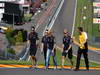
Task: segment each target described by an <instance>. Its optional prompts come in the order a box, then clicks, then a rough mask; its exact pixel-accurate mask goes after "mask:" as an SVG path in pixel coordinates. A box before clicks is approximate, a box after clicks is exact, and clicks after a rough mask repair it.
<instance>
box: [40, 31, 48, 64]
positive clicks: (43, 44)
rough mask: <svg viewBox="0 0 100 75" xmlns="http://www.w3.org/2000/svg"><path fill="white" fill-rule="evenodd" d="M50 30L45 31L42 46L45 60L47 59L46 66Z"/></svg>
mask: <svg viewBox="0 0 100 75" xmlns="http://www.w3.org/2000/svg"><path fill="white" fill-rule="evenodd" d="M47 33H48V30H46V31H45V33H44V36H43V37H42V41H41V42H42V48H41V52H42V53H44V60H45V66H46V54H47V38H48V35H47Z"/></svg>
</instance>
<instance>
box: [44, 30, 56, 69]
mask: <svg viewBox="0 0 100 75" xmlns="http://www.w3.org/2000/svg"><path fill="white" fill-rule="evenodd" d="M51 55H52V56H53V63H54V69H57V61H56V49H55V37H54V36H53V35H52V32H51V31H50V30H49V31H48V38H47V55H46V69H48V67H49V61H50V56H51Z"/></svg>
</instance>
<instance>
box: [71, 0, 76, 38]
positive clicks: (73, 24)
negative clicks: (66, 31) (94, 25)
mask: <svg viewBox="0 0 100 75" xmlns="http://www.w3.org/2000/svg"><path fill="white" fill-rule="evenodd" d="M76 10H77V0H76V3H75V11H74V20H73V27H72V34H71V37H73V34H74V29H75V19H76Z"/></svg>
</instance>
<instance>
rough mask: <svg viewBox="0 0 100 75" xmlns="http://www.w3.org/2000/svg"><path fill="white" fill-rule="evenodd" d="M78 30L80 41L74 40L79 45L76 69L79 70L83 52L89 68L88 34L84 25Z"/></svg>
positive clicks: (87, 68)
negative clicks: (84, 29)
mask: <svg viewBox="0 0 100 75" xmlns="http://www.w3.org/2000/svg"><path fill="white" fill-rule="evenodd" d="M78 32H79V43H77V42H75V41H74V43H75V44H76V45H77V46H78V47H79V48H78V53H77V62H76V68H75V71H77V70H79V66H80V59H81V55H82V54H83V56H84V59H85V64H86V70H89V61H88V44H87V34H86V32H84V31H83V28H82V27H78Z"/></svg>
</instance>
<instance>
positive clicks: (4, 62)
mask: <svg viewBox="0 0 100 75" xmlns="http://www.w3.org/2000/svg"><path fill="white" fill-rule="evenodd" d="M56 57H57V63H58V65H61V52H60V51H57V55H56ZM73 61H74V66H75V65H76V57H75V56H74V57H73ZM0 64H19V65H31V61H18V60H0ZM38 64H40V65H44V63H43V62H38ZM89 64H90V67H100V64H97V63H94V62H90V63H89ZM50 65H53V61H52V58H51V59H50ZM65 65H67V66H70V65H71V64H70V62H69V59H67V58H66V61H65ZM80 66H85V63H84V60H81V64H80Z"/></svg>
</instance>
